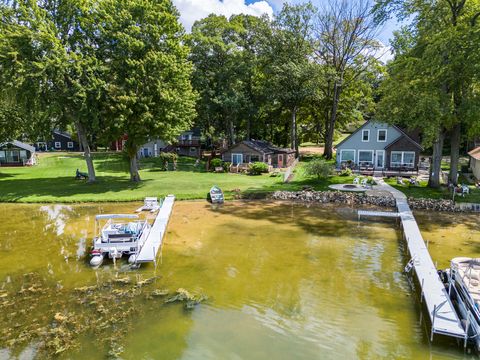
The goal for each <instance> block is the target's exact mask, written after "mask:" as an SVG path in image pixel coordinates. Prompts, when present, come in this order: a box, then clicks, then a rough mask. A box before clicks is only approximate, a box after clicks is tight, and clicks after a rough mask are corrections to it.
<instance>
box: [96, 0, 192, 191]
mask: <svg viewBox="0 0 480 360" xmlns="http://www.w3.org/2000/svg"><path fill="white" fill-rule="evenodd" d="M178 18H179V14H178V11H177V10H176V9H175V7H174V6H173V4H172V2H171V1H170V0H161V1H154V0H149V1H145V0H104V1H102V2H101V3H100V4H99V5H98V17H97V18H96V19H95V21H96V23H97V24H98V30H97V32H98V37H99V40H98V49H97V53H98V54H99V55H98V56H100V57H101V58H102V59H103V62H105V63H106V64H107V69H106V70H105V74H106V75H105V81H106V95H105V103H104V106H103V107H102V109H103V110H102V111H103V116H104V118H105V119H106V122H107V126H108V127H109V128H111V129H116V131H117V132H118V134H127V135H128V140H127V142H126V150H127V153H128V156H129V158H130V178H131V180H132V181H135V182H138V181H140V174H139V172H138V163H137V152H138V149H139V147H140V146H141V145H142V144H144V143H145V142H147V141H148V140H150V139H154V138H162V139H165V140H173V139H174V138H175V137H176V136H178V135H179V134H180V133H181V132H182V131H184V130H186V129H188V127H189V126H190V125H191V121H192V119H193V117H194V116H195V100H196V96H195V93H194V92H193V90H192V86H191V83H190V77H191V73H192V65H191V63H190V62H189V61H188V60H187V56H188V52H189V49H188V47H187V46H186V45H185V36H184V30H183V28H182V26H181V25H180V23H179V21H178Z"/></svg>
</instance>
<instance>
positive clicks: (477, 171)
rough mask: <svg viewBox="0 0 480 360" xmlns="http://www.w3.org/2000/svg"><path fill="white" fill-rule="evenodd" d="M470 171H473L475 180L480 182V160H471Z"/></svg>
mask: <svg viewBox="0 0 480 360" xmlns="http://www.w3.org/2000/svg"><path fill="white" fill-rule="evenodd" d="M470 169H471V170H472V173H473V176H475V179H477V180H480V160H477V159H475V158H471V163H470Z"/></svg>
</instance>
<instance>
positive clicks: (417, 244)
mask: <svg viewBox="0 0 480 360" xmlns="http://www.w3.org/2000/svg"><path fill="white" fill-rule="evenodd" d="M375 181H376V182H377V183H378V184H379V185H378V186H376V189H378V190H383V191H388V192H390V193H391V194H392V195H393V197H394V198H395V202H396V205H397V210H398V212H397V213H388V212H386V213H382V212H362V211H359V214H358V216H359V218H360V217H361V216H362V215H363V216H365V215H367V216H383V215H385V216H388V217H399V218H400V222H401V226H402V228H403V234H404V238H405V241H406V242H407V245H408V251H409V253H410V256H411V260H410V261H409V263H408V265H407V267H406V270H407V269H408V268H410V270H411V269H413V270H414V271H415V276H416V278H417V281H418V283H419V284H420V291H421V294H420V302H422V303H425V306H426V309H427V311H428V315H429V318H430V324H431V330H430V341H432V340H433V335H434V334H440V335H444V336H449V337H454V338H458V339H463V340H464V341H466V340H467V339H468V334H467V332H466V331H465V329H464V327H463V326H462V323H461V321H460V319H459V317H458V315H457V312H456V311H455V308H454V306H453V304H452V301H451V300H450V297H449V295H448V292H447V289H445V286H444V284H443V283H442V281H441V279H440V277H439V276H438V273H437V268H436V267H435V265H434V263H433V260H432V258H431V256H430V253H429V252H428V248H427V246H426V244H425V241H424V240H423V237H422V234H421V233H420V229H419V228H418V224H417V221H416V220H415V217H414V216H413V213H412V211H411V209H410V206H409V205H408V202H407V197H406V196H405V194H404V193H402V192H401V191H399V190H397V189H395V188H393V187H391V186H390V185H388V184H386V183H385V182H384V181H383V179H376V180H375Z"/></svg>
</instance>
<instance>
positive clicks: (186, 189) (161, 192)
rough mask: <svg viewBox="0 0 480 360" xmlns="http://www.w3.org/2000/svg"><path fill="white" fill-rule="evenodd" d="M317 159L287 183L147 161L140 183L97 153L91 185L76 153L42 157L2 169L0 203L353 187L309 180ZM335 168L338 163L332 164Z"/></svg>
mask: <svg viewBox="0 0 480 360" xmlns="http://www.w3.org/2000/svg"><path fill="white" fill-rule="evenodd" d="M316 157H317V156H314V155H312V156H308V157H304V158H303V160H302V161H301V162H300V163H299V164H298V166H297V168H296V169H295V172H294V177H293V179H292V181H291V182H289V183H286V184H284V183H283V182H282V177H281V176H271V175H269V174H264V175H260V176H249V175H240V174H227V173H222V174H217V173H210V172H206V171H205V167H204V164H203V163H202V164H201V165H200V166H198V167H195V166H194V163H195V160H194V159H192V158H185V157H181V158H180V159H179V161H178V167H177V171H162V170H161V162H160V159H159V158H155V159H147V160H142V162H141V170H140V176H141V178H142V181H141V182H140V183H132V182H130V179H129V173H128V164H127V161H126V160H125V159H123V158H122V156H121V155H120V154H116V153H96V154H94V159H95V161H94V164H95V169H96V172H97V182H96V183H95V184H88V183H87V182H86V181H84V180H75V178H74V177H75V171H76V169H80V171H85V170H86V166H85V161H84V159H83V157H82V156H81V155H79V154H75V153H48V154H42V155H41V157H40V161H39V164H38V165H37V166H33V167H19V168H0V202H37V203H38V202H63V203H69V202H109V201H138V200H142V199H143V198H144V197H146V196H158V197H162V196H165V195H167V194H175V196H176V197H177V198H178V199H180V200H186V199H205V197H206V194H207V192H208V191H209V189H210V187H211V186H212V185H214V184H215V185H218V186H220V187H221V188H222V189H223V190H224V192H225V196H226V198H227V199H229V198H232V197H233V195H234V193H235V190H236V189H240V191H241V192H242V193H243V194H252V195H253V196H256V195H257V194H259V195H260V194H262V195H263V194H265V193H268V192H273V191H276V190H289V191H298V190H302V189H303V188H305V187H310V188H313V189H314V190H317V191H325V190H328V189H329V185H332V184H342V183H352V181H353V178H354V177H353V176H338V175H333V176H330V177H328V178H326V179H317V178H316V177H311V176H307V175H306V174H305V171H304V166H305V164H307V163H308V161H311V160H312V159H315V158H316ZM330 162H331V164H332V166H333V163H334V160H331V161H330ZM387 182H388V183H389V184H390V185H392V186H394V187H395V188H397V189H399V190H401V191H403V192H404V193H405V194H406V195H407V196H409V197H414V198H434V199H442V198H446V199H449V198H451V194H449V192H448V190H447V189H446V188H441V189H430V188H428V187H426V183H422V184H421V185H420V186H409V185H405V186H401V185H398V184H397V183H396V180H395V179H394V178H392V179H389V180H387ZM456 200H457V201H468V202H477V203H480V190H479V189H474V188H471V194H470V195H468V196H466V197H465V198H462V197H459V196H457V197H456Z"/></svg>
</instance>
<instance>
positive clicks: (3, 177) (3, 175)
mask: <svg viewBox="0 0 480 360" xmlns="http://www.w3.org/2000/svg"><path fill="white" fill-rule="evenodd" d="M15 175H18V174H5V173H1V172H0V179H5V178H10V177H14V176H15Z"/></svg>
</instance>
